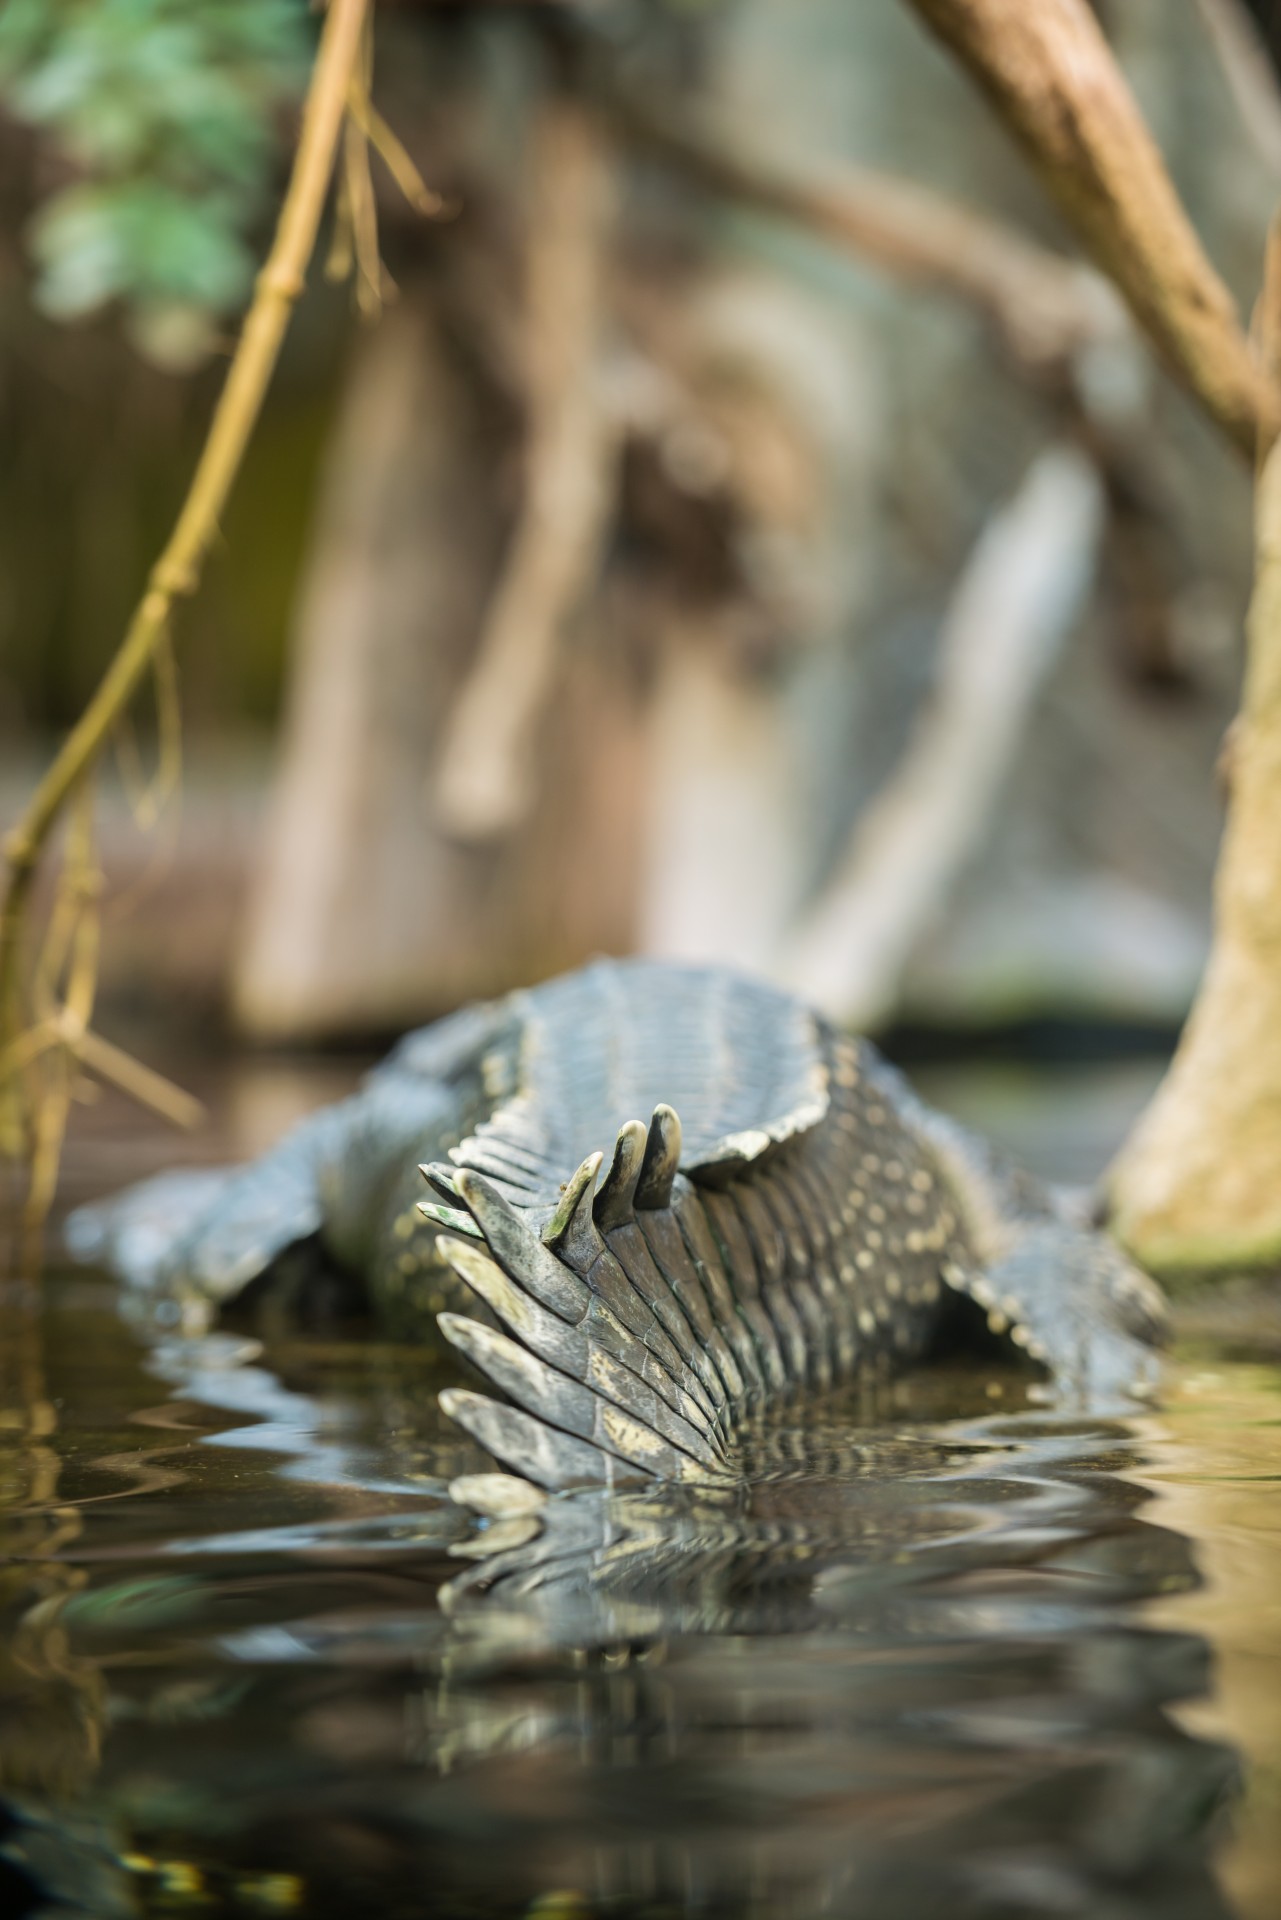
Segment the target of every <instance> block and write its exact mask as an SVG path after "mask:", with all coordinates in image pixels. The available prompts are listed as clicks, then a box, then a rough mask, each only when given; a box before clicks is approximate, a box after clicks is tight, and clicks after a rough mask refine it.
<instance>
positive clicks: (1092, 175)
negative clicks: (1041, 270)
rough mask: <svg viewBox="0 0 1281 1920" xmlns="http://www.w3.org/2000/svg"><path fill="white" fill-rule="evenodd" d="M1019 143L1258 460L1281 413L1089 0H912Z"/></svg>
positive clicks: (1163, 348)
mask: <svg viewBox="0 0 1281 1920" xmlns="http://www.w3.org/2000/svg"><path fill="white" fill-rule="evenodd" d="M908 4H909V5H910V6H911V7H912V8H913V9H914V11H915V12H916V13H918V14H919V15H920V16H921V18H922V19H923V20H924V21H925V22H926V24H927V25H928V26H930V27H931V28H932V29H933V30H934V32H935V33H936V34H937V35H938V36H939V38H940V39H941V40H943V41H945V42H946V43H947V45H948V46H950V47H951V49H952V50H953V52H954V53H955V54H956V55H957V56H958V58H959V59H960V60H961V62H962V63H963V65H965V66H966V67H967V68H968V69H969V71H970V72H971V73H972V75H973V76H974V78H975V79H976V80H977V82H978V84H979V85H980V87H981V88H982V89H983V91H984V92H985V93H986V94H987V96H988V98H989V99H990V100H991V102H992V104H993V106H994V107H995V109H996V111H997V113H998V114H999V115H1000V117H1001V119H1002V120H1003V121H1004V123H1005V125H1006V127H1007V128H1008V129H1009V131H1010V132H1011V133H1012V134H1013V135H1014V137H1015V138H1016V139H1017V140H1018V142H1019V143H1020V145H1021V146H1022V148H1023V150H1024V152H1025V153H1026V154H1027V156H1028V158H1029V159H1030V161H1031V162H1032V165H1033V166H1034V167H1035V169H1036V171H1037V172H1038V173H1039V175H1040V177H1041V180H1042V182H1043V183H1044V185H1045V187H1046V189H1047V190H1048V192H1049V193H1050V194H1051V195H1052V197H1053V198H1054V200H1055V201H1056V202H1057V203H1058V206H1059V208H1060V210H1061V211H1062V212H1063V214H1064V215H1065V216H1066V218H1067V219H1068V220H1069V222H1070V223H1071V225H1072V226H1073V228H1074V229H1075V231H1076V233H1077V235H1078V237H1079V238H1080V240H1081V242H1082V244H1083V245H1084V246H1085V248H1086V249H1087V251H1088V252H1089V253H1090V254H1091V255H1092V257H1093V258H1094V260H1095V261H1096V262H1097V263H1098V265H1099V266H1101V267H1102V268H1103V270H1104V272H1106V273H1107V274H1108V275H1109V276H1110V277H1111V279H1112V280H1114V281H1115V283H1116V285H1117V286H1118V287H1119V288H1120V290H1121V292H1122V293H1123V294H1124V295H1125V298H1126V300H1127V301H1128V302H1129V305H1130V308H1131V310H1132V311H1133V313H1134V315H1135V318H1136V319H1137V320H1138V322H1139V324H1140V325H1141V326H1142V328H1143V329H1144V331H1145V332H1146V333H1147V335H1148V337H1149V339H1150V340H1151V341H1152V342H1153V344H1154V345H1155V347H1156V348H1157V350H1158V352H1159V353H1160V354H1161V356H1162V358H1163V359H1164V360H1165V361H1166V363H1167V365H1168V366H1169V367H1170V369H1171V370H1172V371H1173V372H1174V373H1175V374H1176V375H1177V376H1178V377H1179V378H1180V379H1181V380H1182V381H1183V383H1184V385H1185V386H1186V387H1187V388H1188V390H1189V391H1190V392H1191V393H1192V394H1193V395H1194V396H1195V397H1196V398H1197V399H1198V400H1199V401H1200V403H1201V405H1202V406H1203V407H1204V408H1205V409H1206V411H1207V412H1208V413H1209V414H1210V416H1211V417H1212V418H1213V419H1214V420H1215V421H1216V422H1217V423H1218V425H1219V426H1220V427H1221V428H1222V430H1223V431H1224V433H1225V434H1227V436H1228V437H1229V439H1231V440H1232V441H1233V442H1234V443H1235V445H1236V446H1237V447H1238V448H1239V449H1240V450H1241V452H1243V453H1244V454H1246V455H1247V457H1249V458H1251V459H1253V457H1254V453H1255V447H1256V444H1257V440H1258V433H1259V423H1260V420H1261V419H1262V418H1264V417H1265V416H1266V417H1272V416H1274V415H1276V414H1277V413H1278V412H1281V400H1279V398H1278V394H1277V390H1276V388H1275V386H1274V385H1273V384H1272V382H1270V381H1268V380H1266V379H1265V378H1264V377H1263V376H1262V375H1261V373H1260V371H1259V369H1258V367H1257V365H1256V363H1255V361H1254V358H1253V356H1252V355H1251V352H1250V348H1249V344H1248V342H1247V340H1246V337H1245V334H1244V332H1243V331H1242V328H1241V325H1240V321H1239V318H1238V315H1237V312H1236V308H1235V306H1234V304H1233V301H1232V296H1231V294H1230V293H1229V292H1228V290H1227V288H1226V287H1225V286H1224V284H1223V282H1222V280H1221V279H1220V278H1219V275H1218V274H1217V273H1216V271H1215V269H1214V268H1213V266H1212V265H1211V264H1210V262H1209V260H1208V259H1207V257H1206V254H1205V252H1204V250H1203V248H1202V246H1201V242H1200V240H1199V239H1198V237H1197V235H1196V232H1195V230H1194V229H1193V227H1192V224H1191V222H1190V221H1189V219H1188V217H1187V214H1186V213H1185V212H1184V209H1183V206H1182V204H1181V203H1180V201H1179V198H1178V195H1177V194H1176V193H1175V190H1174V187H1173V186H1172V184H1171V182H1170V177H1169V175H1168V174H1167V172H1166V170H1165V165H1164V162H1163V161H1162V159H1161V155H1160V153H1159V152H1158V150H1157V146H1156V143H1155V141H1154V140H1153V138H1152V135H1151V133H1150V132H1149V131H1148V128H1147V126H1146V124H1145V123H1144V120H1143V117H1142V115H1141V113H1140V112H1139V109H1138V106H1137V105H1136V103H1135V100H1134V97H1133V95H1132V94H1131V92H1130V89H1129V87H1128V85H1127V83H1126V81H1125V79H1124V77H1123V76H1122V74H1121V71H1120V69H1119V68H1118V66H1117V64H1116V61H1115V59H1114V58H1113V55H1112V52H1111V50H1110V48H1109V47H1108V44H1107V41H1106V40H1105V39H1104V37H1103V33H1102V30H1101V29H1100V27H1099V24H1098V21H1097V20H1096V19H1095V17H1094V14H1093V13H1092V12H1091V10H1090V7H1089V6H1088V4H1087V0H908Z"/></svg>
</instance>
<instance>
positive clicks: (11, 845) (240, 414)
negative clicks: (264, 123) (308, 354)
mask: <svg viewBox="0 0 1281 1920" xmlns="http://www.w3.org/2000/svg"><path fill="white" fill-rule="evenodd" d="M369 7H370V0H331V5H330V7H329V11H328V14H327V16H326V19H325V24H324V28H323V31H322V34H321V40H320V49H319V52H318V54H317V57H316V65H315V69H314V71H313V74H312V81H311V87H310V90H309V92H308V95H307V102H306V107H305V109H304V112H303V121H302V130H301V134H300V137H299V143H298V151H297V155H296V157H295V160H294V167H293V172H292V174H291V176H290V181H289V188H288V191H287V193H286V195H285V202H284V205H283V207H282V208H281V213H280V220H279V223H278V225H277V228H276V235H275V239H274V241H273V243H272V247H271V252H270V253H269V255H268V257H267V262H266V265H265V266H264V268H263V270H262V272H261V274H260V275H259V277H258V284H257V289H256V291H255V294H254V300H253V304H252V306H251V307H250V309H249V313H248V315H247V317H246V320H245V324H244V329H243V331H242V333H241V336H240V341H239V344H238V345H237V348H236V352H235V355H234V357H233V359H232V362H231V366H230V368H229V370H228V374H227V380H226V384H225V386H224V387H223V390H222V394H221V396H220V397H219V401H218V405H217V408H216V409H215V412H214V417H213V420H212V422H211V423H210V428H209V435H208V438H207V440H206V441H205V445H204V449H203V451H202V453H201V456H200V460H199V462H198V464H197V467H196V471H195V474H194V476H193V478H192V482H191V486H190V489H189V491H188V494H187V498H186V500H185V502H184V503H183V507H182V510H181V512H180V514H179V516H178V521H177V524H176V525H175V527H174V530H173V533H172V535H171V536H170V539H169V543H168V545H167V546H166V547H165V550H164V552H163V553H162V554H161V556H160V558H159V560H158V561H157V562H156V565H155V566H154V568H153V569H152V573H151V578H150V581H149V582H148V586H147V591H146V592H145V594H144V595H143V598H142V601H141V603H140V604H139V606H138V608H137V610H136V612H135V613H134V616H133V619H132V620H131V622H130V624H129V628H128V631H127V632H126V634H125V638H124V640H123V642H122V644H121V646H120V649H119V651H118V652H117V654H116V656H115V658H114V659H113V660H112V662H111V664H110V666H109V667H108V669H107V671H106V674H105V675H104V676H103V679H102V681H101V683H100V685H99V686H98V689H97V691H96V693H95V694H94V695H93V698H92V699H91V700H90V702H89V705H88V706H87V707H86V709H85V711H84V713H83V714H82V715H81V717H80V719H79V720H78V721H77V723H76V725H75V726H74V727H73V729H72V731H71V733H70V734H69V735H68V737H67V739H66V740H65V741H64V743H63V745H62V747H61V749H60V751H59V752H58V754H57V755H56V757H55V759H54V761H53V764H52V766H50V768H49V770H48V772H47V773H46V774H45V776H44V778H43V779H42V780H41V782H40V784H39V786H38V787H37V789H36V791H35V793H34V795H33V796H32V798H31V800H30V802H29V804H28V806H27V808H26V811H25V813H24V814H23V816H22V818H21V820H20V821H19V822H18V824H17V826H16V827H15V828H14V829H13V830H12V832H11V833H10V834H9V835H8V836H7V838H6V840H5V843H4V853H5V859H6V862H7V867H8V876H7V886H6V890H5V895H4V901H3V906H2V907H0V1037H2V1038H4V1039H12V1037H13V1036H14V1035H15V1034H16V1032H17V1031H19V1030H20V1028H21V1024H22V1019H23V1009H22V994H21V959H22V933H23V924H24V920H25V914H26V908H27V904H28V901H29V898H30V892H31V886H32V882H33V880H34V877H35V872H36V868H37V865H38V863H39V859H40V855H41V852H42V851H43V849H44V846H45V844H46V842H47V840H48V838H49V834H50V832H51V830H52V828H53V826H54V823H55V822H56V820H57V819H58V816H59V814H60V813H61V811H62V809H63V807H64V805H65V803H66V801H67V798H68V796H69V795H70V793H71V792H72V790H73V789H74V788H75V786H76V784H77V782H78V781H79V780H80V779H81V778H82V776H83V775H84V773H85V771H86V769H87V768H89V767H90V766H91V765H92V764H93V762H94V761H95V760H96V759H97V757H98V755H99V754H100V752H101V751H102V748H103V746H104V744H105V742H106V741H107V739H108V737H109V735H110V733H111V730H112V728H113V727H114V726H115V725H116V723H117V721H118V720H119V718H120V716H121V714H122V713H123V712H124V711H125V708H126V707H127V705H128V703H129V701H130V699H131V698H132V696H133V694H134V692H135V690H136V688H137V687H138V685H139V683H140V681H141V679H142V677H143V675H144V674H145V673H146V671H147V669H148V667H149V665H150V664H151V661H152V658H153V656H154V654H155V652H156V649H157V647H158V646H159V645H160V644H161V643H162V641H163V640H164V638H165V636H166V634H167V631H168V623H169V617H170V613H171V611H172V608H173V603H174V600H175V598H176V597H177V596H178V595H180V594H189V593H192V592H194V591H195V588H196V586H197V585H198V583H199V579H200V573H201V569H202V566H203V563H204V560H205V556H206V554H207V553H208V550H209V547H210V545H211V544H212V542H213V540H214V538H215V537H216V535H217V531H218V525H219V521H220V519H221V516H222V511H223V508H224V506H225V504H226V501H227V497H228V495H229V493H230V491H231V487H232V483H233V481H234V480H235V477H236V474H237V472H238V470H239V467H240V463H241V460H242V458H243V456H244V452H245V448H246V446H247V445H248V442H249V438H250V435H251V433H252V432H253V428H254V425H255V423H256V421H257V418H258V414H259V412H260V410H261V407H262V402H263V398H264V395H265V394H266V391H267V387H268V384H269V382H270V380H271V375H272V372H273V371H274V369H275V365H276V360H277V358H278V356H279V353H280V346H281V342H282V340H283V339H284V334H285V329H286V327H287V326H288V323H289V316H290V313H291V311H292V309H293V305H294V302H295V301H296V300H297V298H298V295H299V294H300V292H301V291H302V286H303V276H304V274H305V272H306V268H307V263H308V261H309V260H310V258H311V254H312V250H313V248H314V246H315V241H316V232H317V228H318V226H319V224H320V216H321V212H322V210H323V207H324V202H325V195H326V192H327V189H328V185H329V179H330V175H331V173H332V171H333V164H334V154H335V150H336V147H337V143H338V138H339V134H340V132H341V129H342V124H343V115H344V113H345V111H346V103H347V98H348V90H349V85H350V80H351V75H352V72H353V68H354V63H355V61H356V59H357V57H358V54H359V49H360V39H361V33H362V31H363V28H364V24H365V20H366V17H367V15H368V12H369Z"/></svg>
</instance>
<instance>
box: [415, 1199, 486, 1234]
mask: <svg viewBox="0 0 1281 1920" xmlns="http://www.w3.org/2000/svg"><path fill="white" fill-rule="evenodd" d="M418 1211H419V1213H421V1214H422V1216H423V1218H424V1220H430V1221H431V1223H432V1225H433V1227H443V1228H444V1230H445V1231H446V1233H465V1234H466V1235H467V1236H468V1238H469V1239H472V1240H479V1239H480V1238H481V1231H480V1228H479V1227H478V1226H477V1225H476V1222H475V1221H474V1220H473V1219H472V1217H471V1215H470V1214H469V1213H464V1212H463V1211H462V1209H461V1208H460V1207H442V1206H440V1205H438V1204H437V1202H436V1201H435V1200H420V1201H419V1202H418Z"/></svg>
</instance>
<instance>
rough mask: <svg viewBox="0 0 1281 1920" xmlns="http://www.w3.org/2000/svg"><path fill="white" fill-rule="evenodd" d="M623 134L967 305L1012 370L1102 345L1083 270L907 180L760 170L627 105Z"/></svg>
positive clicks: (1106, 314) (1043, 369)
mask: <svg viewBox="0 0 1281 1920" xmlns="http://www.w3.org/2000/svg"><path fill="white" fill-rule="evenodd" d="M615 104H616V105H617V106H618V111H619V114H620V118H621V121H622V125H623V128H624V131H625V132H627V133H628V134H630V135H631V137H632V139H633V140H634V141H635V143H636V144H637V145H638V146H639V147H640V148H641V149H642V151H648V152H650V153H652V154H653V155H654V156H655V158H657V159H659V160H661V161H664V162H666V163H667V164H668V165H669V166H673V167H675V168H677V169H679V170H680V171H681V172H682V173H683V174H686V175H687V176H689V177H691V178H693V179H694V180H696V181H698V182H699V183H700V184H701V185H702V186H704V187H706V188H708V189H709V190H711V191H712V192H714V193H718V194H721V195H723V196H725V197H726V198H728V199H731V200H736V201H739V202H741V203H742V204H743V205H745V206H748V207H750V208H752V209H753V210H754V211H756V212H759V213H763V214H766V215H769V216H772V217H775V218H777V219H780V220H785V221H787V222H789V223H790V224H792V225H794V226H797V227H800V228H803V229H805V230H806V231H808V232H810V233H813V234H815V235H816V236H817V237H818V238H820V239H822V240H825V241H827V242H828V243H829V244H831V245H834V246H835V247H837V248H838V249H840V250H841V251H842V252H844V253H848V254H851V255H853V256H854V257H856V258H858V259H862V260H866V261H870V262H871V263H872V264H873V265H875V266H877V267H880V268H881V269H882V270H883V271H884V272H885V273H887V274H888V275H889V277H890V278H891V279H893V280H898V281H901V282H903V283H905V284H907V285H910V286H919V287H924V288H928V289H930V290H932V291H933V290H936V291H938V292H941V293H945V294H950V295H952V296H953V297H954V298H957V299H960V300H963V301H965V302H966V303H967V304H969V305H971V306H973V307H975V308H977V309H978V311H979V312H980V313H981V314H982V315H983V316H984V318H985V319H986V320H987V321H988V322H989V324H990V325H991V326H992V328H993V330H994V331H995V333H996V335H997V337H998V338H999V339H1000V340H1001V341H1002V342H1003V344H1004V345H1005V346H1006V347H1007V348H1008V349H1009V351H1010V352H1011V353H1012V354H1013V356H1014V358H1015V360H1016V361H1017V362H1018V363H1019V364H1020V365H1022V366H1024V367H1027V368H1029V369H1031V370H1033V371H1035V372H1037V373H1049V372H1051V371H1055V370H1061V369H1063V368H1064V367H1066V366H1068V365H1070V363H1071V361H1072V360H1073V359H1074V358H1075V356H1076V354H1077V353H1078V352H1079V351H1080V350H1081V348H1082V347H1084V346H1088V345H1089V344H1091V343H1092V342H1094V341H1096V340H1098V339H1100V338H1114V337H1115V336H1116V334H1117V332H1118V330H1119V327H1120V326H1121V325H1122V324H1123V321H1122V314H1123V309H1122V308H1121V307H1120V304H1119V302H1118V300H1117V297H1116V294H1115V293H1114V291H1113V289H1112V286H1111V284H1110V282H1109V281H1108V280H1106V279H1104V278H1103V277H1102V276H1101V275H1100V274H1098V273H1096V272H1095V271H1094V270H1093V269H1092V268H1091V267H1088V266H1085V265H1083V264H1082V263H1081V262H1079V261H1076V260H1069V259H1067V258H1065V257H1064V256H1062V255H1061V254H1056V253H1053V252H1051V251H1050V249H1049V248H1048V247H1042V246H1038V245H1037V243H1036V242H1035V241H1032V240H1028V239H1026V238H1025V237H1024V236H1023V235H1022V234H1020V233H1018V232H1016V231H1015V230H1014V229H1013V228H1012V227H1009V226H1006V225H1004V224H1003V223H1002V222H1001V221H999V220H995V219H993V218H992V217H991V216H990V215H987V214H982V213H979V212H977V211H976V210H975V209H974V208H972V207H967V206H965V205H963V204H962V203H961V202H960V201H957V200H950V199H948V198H947V196H946V195H944V194H941V193H936V192H934V191H933V190H932V189H931V188H928V187H922V186H919V185H918V184H917V183H916V182H914V181H910V180H905V179H901V178H898V177H897V176H895V175H894V174H890V173H882V172H878V171H876V170H874V169H873V168H870V167H842V168H841V170H840V171H839V172H838V173H831V174H829V175H825V176H823V177H821V178H815V177H812V176H811V177H806V176H804V175H801V174H799V173H797V172H794V171H791V170H787V169H783V168H780V167H778V166H776V165H771V164H770V163H769V162H762V161H761V160H759V159H758V158H757V157H756V156H755V155H748V154H746V153H744V152H742V151H740V150H738V149H736V148H734V147H731V146H728V145H727V144H725V142H724V141H722V140H719V139H717V138H715V137H713V136H711V135H709V134H707V133H704V132H703V131H701V130H699V129H696V128H691V127H688V126H680V125H677V124H676V123H675V122H674V121H672V120H669V119H666V118H664V117H662V116H660V115H658V114H656V113H654V112H653V111H652V110H650V109H649V108H648V107H646V106H645V105H644V104H643V103H641V102H639V101H636V100H634V99H628V100H625V101H617V102H615Z"/></svg>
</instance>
